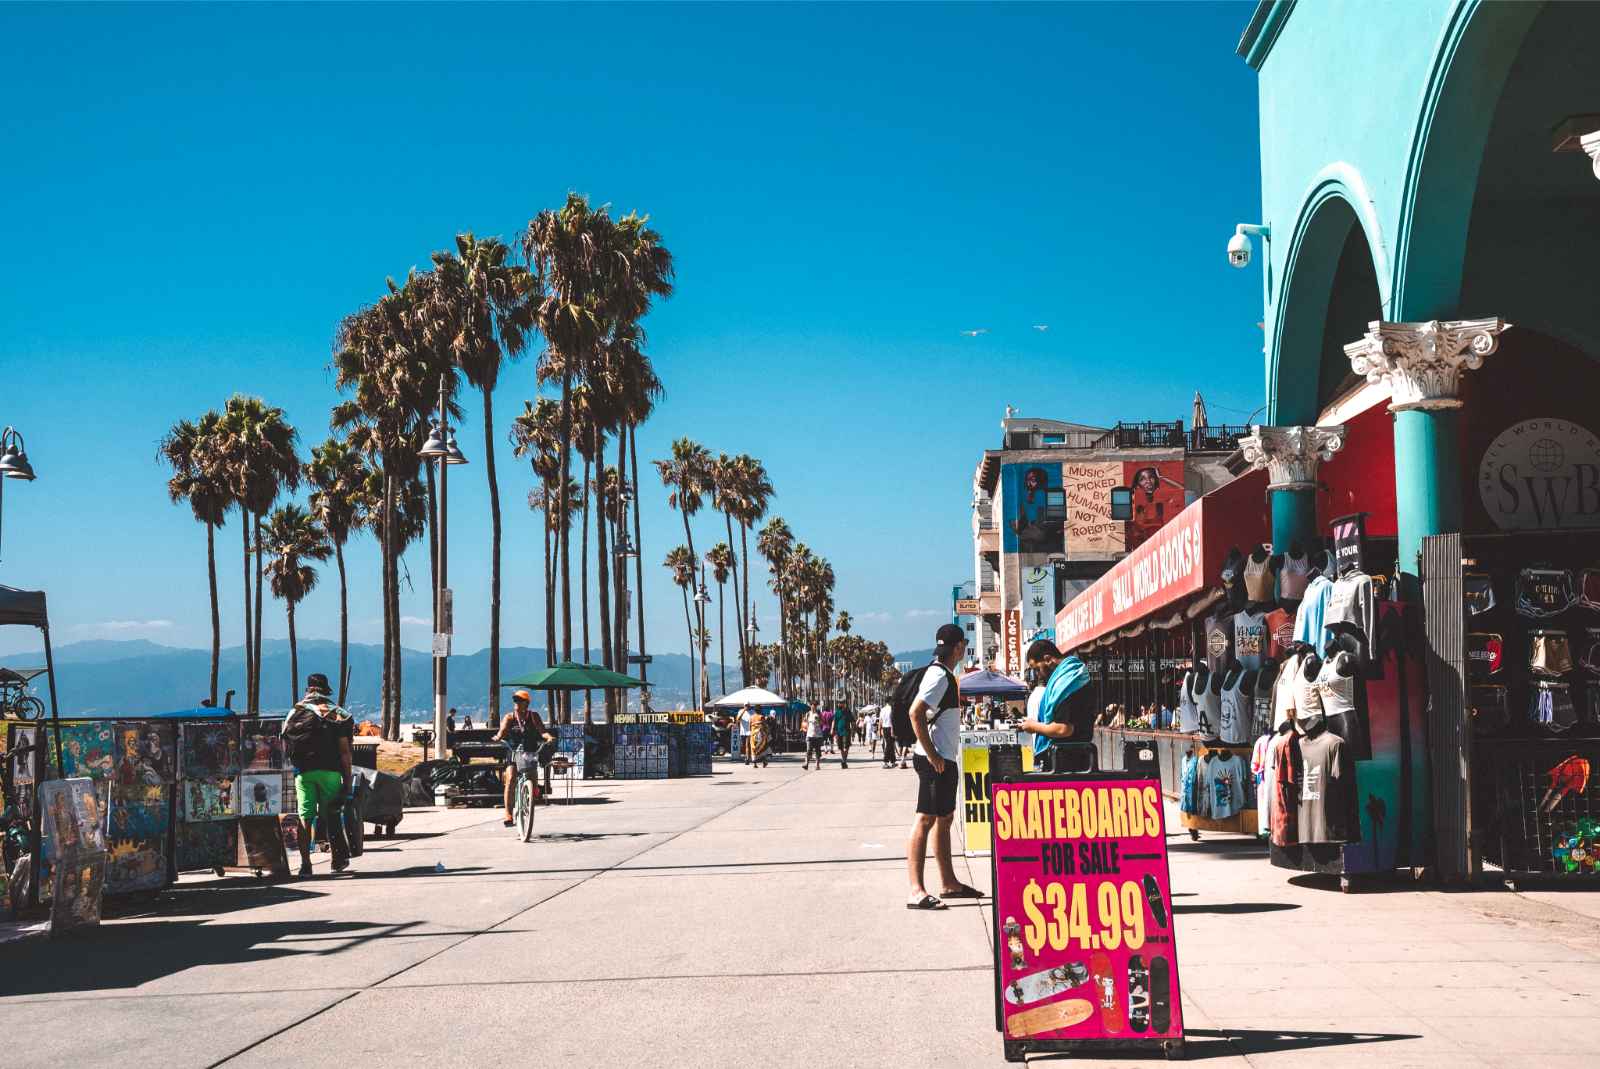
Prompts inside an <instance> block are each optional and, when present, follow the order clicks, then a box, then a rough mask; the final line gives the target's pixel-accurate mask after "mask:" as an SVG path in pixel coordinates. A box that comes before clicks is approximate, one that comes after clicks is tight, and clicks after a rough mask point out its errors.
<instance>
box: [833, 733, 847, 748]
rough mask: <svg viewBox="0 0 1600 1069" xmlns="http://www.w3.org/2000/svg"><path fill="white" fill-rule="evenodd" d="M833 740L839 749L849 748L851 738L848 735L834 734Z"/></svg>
mask: <svg viewBox="0 0 1600 1069" xmlns="http://www.w3.org/2000/svg"><path fill="white" fill-rule="evenodd" d="M833 742H834V745H836V746H838V747H839V749H841V750H848V749H849V748H850V742H851V739H850V736H849V735H835V736H834V737H833Z"/></svg>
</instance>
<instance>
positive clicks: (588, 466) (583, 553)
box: [578, 457, 594, 723]
mask: <svg viewBox="0 0 1600 1069" xmlns="http://www.w3.org/2000/svg"><path fill="white" fill-rule="evenodd" d="M592 468H593V464H592V463H591V462H590V460H589V458H588V457H585V458H584V460H583V485H582V486H580V487H579V488H578V492H579V494H580V495H582V497H583V503H584V507H583V535H582V541H581V542H580V543H579V547H578V587H579V590H580V596H579V599H578V600H579V601H580V602H581V604H582V606H583V656H582V657H581V658H579V659H580V660H581V661H583V663H584V664H588V663H589V516H590V514H591V513H593V512H594V505H593V502H592V501H591V500H590V496H591V494H592V493H593V490H594V486H593V484H592V483H591V482H590V481H589V480H590V473H591V470H592ZM589 694H590V692H589V691H584V692H583V719H584V722H585V723H588V721H589Z"/></svg>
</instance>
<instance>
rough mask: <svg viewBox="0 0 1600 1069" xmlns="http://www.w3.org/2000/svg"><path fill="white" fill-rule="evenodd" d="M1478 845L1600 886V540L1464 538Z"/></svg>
mask: <svg viewBox="0 0 1600 1069" xmlns="http://www.w3.org/2000/svg"><path fill="white" fill-rule="evenodd" d="M1462 557H1463V560H1462V572H1463V576H1462V580H1463V581H1462V586H1463V592H1464V602H1465V604H1464V611H1463V612H1462V614H1461V619H1462V630H1463V632H1464V634H1463V636H1462V638H1463V642H1464V645H1465V651H1466V666H1467V713H1468V717H1469V720H1470V723H1471V725H1472V729H1473V737H1472V760H1471V776H1472V795H1473V802H1472V819H1473V839H1474V843H1475V846H1476V848H1477V853H1478V855H1479V857H1480V858H1481V859H1482V861H1483V862H1484V863H1485V864H1487V865H1489V866H1493V867H1494V868H1498V869H1499V870H1500V871H1501V875H1502V879H1504V881H1505V882H1506V883H1507V884H1508V885H1511V886H1515V884H1516V881H1517V879H1518V878H1519V877H1521V878H1527V877H1539V878H1541V879H1558V880H1581V881H1587V882H1591V883H1592V882H1596V881H1597V880H1600V777H1597V776H1596V775H1593V774H1591V773H1592V772H1596V771H1600V536H1597V535H1596V534H1595V532H1593V531H1587V532H1574V531H1566V532H1561V531H1525V532H1507V533H1503V534H1495V535H1473V536H1464V537H1463V539H1462Z"/></svg>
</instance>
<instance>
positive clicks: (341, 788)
mask: <svg viewBox="0 0 1600 1069" xmlns="http://www.w3.org/2000/svg"><path fill="white" fill-rule="evenodd" d="M330 694H331V691H330V688H329V686H328V677H327V676H325V675H323V674H322V673H321V672H313V673H312V674H311V675H309V676H307V677H306V693H305V697H303V698H301V699H300V700H299V701H298V702H296V703H295V705H294V708H293V709H291V710H289V715H288V716H287V717H285V718H284V721H283V728H282V730H281V735H282V737H283V748H284V752H285V754H286V755H287V757H288V759H289V763H290V765H291V767H293V768H294V790H295V797H296V798H298V799H299V803H300V804H299V809H298V812H297V813H296V816H297V818H298V820H299V822H300V827H299V834H298V835H297V836H296V839H297V841H298V842H299V844H300V875H301V876H310V875H311V836H312V826H313V825H320V827H321V830H322V831H323V833H324V834H326V835H327V838H328V848H329V850H330V851H331V852H332V853H333V871H334V872H343V871H344V870H345V869H347V868H349V867H350V845H349V842H348V841H347V840H346V839H345V834H344V807H345V803H347V802H349V800H350V790H351V786H352V784H353V782H354V775H355V774H354V772H353V770H352V764H351V759H350V740H351V739H352V738H353V737H354V735H355V722H354V721H353V720H352V719H351V718H350V714H349V713H346V712H345V711H344V710H343V709H340V708H339V707H338V706H337V705H334V704H333V698H332V697H330Z"/></svg>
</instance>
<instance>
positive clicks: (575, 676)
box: [500, 661, 643, 690]
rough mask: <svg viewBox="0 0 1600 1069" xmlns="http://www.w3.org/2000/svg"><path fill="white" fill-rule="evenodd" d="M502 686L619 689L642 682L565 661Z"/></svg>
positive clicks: (558, 688) (618, 673)
mask: <svg viewBox="0 0 1600 1069" xmlns="http://www.w3.org/2000/svg"><path fill="white" fill-rule="evenodd" d="M500 685H501V686H502V687H526V688H528V689H529V690H617V689H621V688H623V687H638V686H642V685H643V684H641V683H640V682H639V680H637V679H634V678H633V677H632V676H625V675H623V674H622V673H621V672H613V671H611V670H610V669H607V668H601V667H600V666H599V665H597V664H579V663H577V662H576V661H562V662H561V663H560V664H557V665H552V666H551V667H549V668H541V669H539V670H538V671H537V672H534V673H532V674H531V675H526V676H523V677H522V678H521V679H513V680H509V681H507V682H504V683H501V684H500Z"/></svg>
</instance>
